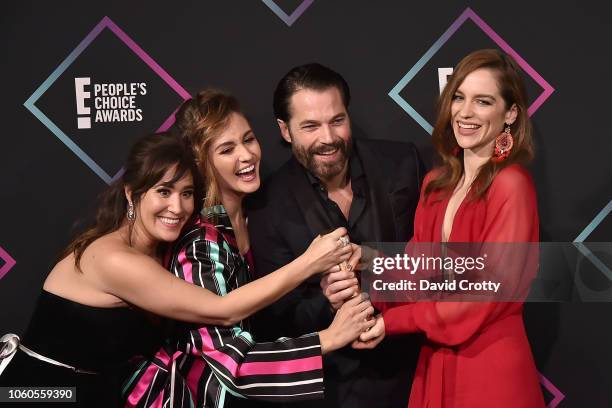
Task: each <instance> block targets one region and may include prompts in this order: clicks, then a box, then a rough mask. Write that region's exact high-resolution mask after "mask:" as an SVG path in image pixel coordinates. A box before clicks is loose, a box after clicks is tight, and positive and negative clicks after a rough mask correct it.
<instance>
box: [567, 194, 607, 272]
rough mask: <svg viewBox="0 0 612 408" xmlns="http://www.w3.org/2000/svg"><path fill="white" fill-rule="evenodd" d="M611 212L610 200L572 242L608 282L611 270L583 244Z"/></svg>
mask: <svg viewBox="0 0 612 408" xmlns="http://www.w3.org/2000/svg"><path fill="white" fill-rule="evenodd" d="M611 212H612V200H610V202H609V203H608V204H607V205H606V206H605V207H604V208H602V210H601V211H600V212H599V213H598V214H597V215H596V216H595V218H593V219H592V220H591V222H590V223H589V224H588V225H587V226H586V227H585V228H584V230H582V232H581V233H580V235H578V236H577V237H576V239H575V240H574V245H575V246H576V248H578V250H579V251H580V252H581V253H582V254H583V255H584V256H585V257H586V258H587V259H588V260H589V261H590V262H591V263H592V264H593V265H595V267H596V268H597V269H599V270H600V271H601V272H602V273H603V274H604V275H605V276H606V277H607V278H608V279H609V280H610V281H612V270H610V268H609V267H608V266H607V265H606V264H605V263H604V262H603V261H602V260H601V259H599V258H598V257H597V256H596V255H595V254H594V253H593V252H592V251H591V250H590V249H589V248H587V247H586V246H585V245H584V244H583V242H584V241H585V240H586V239H587V238H588V237H589V235H591V233H592V232H593V231H594V230H595V229H596V228H597V226H599V224H601V222H602V221H603V220H604V218H606V217H607V216H608V215H609V214H610V213H611Z"/></svg>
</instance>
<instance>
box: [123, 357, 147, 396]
mask: <svg viewBox="0 0 612 408" xmlns="http://www.w3.org/2000/svg"><path fill="white" fill-rule="evenodd" d="M147 363H148V361H147V360H145V361H143V362H141V363H140V365H139V366H138V368H137V369H136V370H135V371H134V374H132V377H130V379H129V380H127V381H126V382H125V383H124V384H125V385H124V386H123V389H122V390H121V394H122V395H123V396H124V397H127V395H125V393H126V392H127V390H128V389H129V388H130V386H131V385H132V382H133V381H134V379H135V378H136V377H137V376H138V375H140V372H141V371H142V369H143V368H144V367H145V365H146V364H147Z"/></svg>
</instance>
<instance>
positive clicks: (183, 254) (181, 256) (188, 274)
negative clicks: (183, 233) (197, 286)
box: [178, 248, 193, 283]
mask: <svg viewBox="0 0 612 408" xmlns="http://www.w3.org/2000/svg"><path fill="white" fill-rule="evenodd" d="M178 261H179V264H180V265H181V267H182V268H183V275H185V280H186V281H187V282H189V283H193V274H192V271H191V262H190V261H188V260H187V248H183V249H181V251H180V252H179V253H178Z"/></svg>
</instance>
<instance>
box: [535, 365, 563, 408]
mask: <svg viewBox="0 0 612 408" xmlns="http://www.w3.org/2000/svg"><path fill="white" fill-rule="evenodd" d="M540 383H541V384H542V386H543V387H544V388H546V390H547V391H548V392H550V393H551V394H552V396H553V399H552V400H551V401H550V402H549V403H548V405H547V406H546V408H557V406H559V404H560V403H561V401H563V400H564V399H565V394H563V393H562V392H561V391H559V389H558V388H557V387H555V385H554V384H553V383H551V382H550V380H549V379H548V378H546V377H544V375H543V374H542V373H540Z"/></svg>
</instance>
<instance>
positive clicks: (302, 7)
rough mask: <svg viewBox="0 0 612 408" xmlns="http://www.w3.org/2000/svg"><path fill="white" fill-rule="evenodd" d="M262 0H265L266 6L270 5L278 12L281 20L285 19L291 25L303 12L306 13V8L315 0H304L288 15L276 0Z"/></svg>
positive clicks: (275, 12)
mask: <svg viewBox="0 0 612 408" xmlns="http://www.w3.org/2000/svg"><path fill="white" fill-rule="evenodd" d="M261 1H263V3H264V4H265V5H266V6H268V7H269V8H270V10H272V11H273V12H274V14H276V15H277V16H278V17H279V18H280V19H281V20H283V21H284V22H285V24H287V25H288V26H289V27H291V25H292V24H293V23H295V22H296V21H297V19H298V18H300V16H301V15H302V14H304V12H305V11H306V9H308V7H310V6H311V5H312V3H314V0H304V1H302V4H300V5H299V6H298V7H297V8H296V9H295V10H294V11H293V13H291V15H288V14H287V13H285V12H284V11H283V9H281V8H280V7H279V6H278V4H276V3H275V2H274V0H261Z"/></svg>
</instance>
